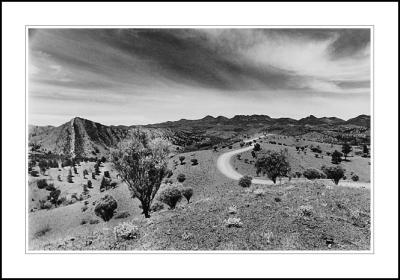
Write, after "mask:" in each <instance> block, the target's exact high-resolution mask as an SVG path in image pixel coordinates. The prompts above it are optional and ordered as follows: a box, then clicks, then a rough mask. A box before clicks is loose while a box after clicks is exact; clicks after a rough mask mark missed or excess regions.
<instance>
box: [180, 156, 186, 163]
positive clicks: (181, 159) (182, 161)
mask: <svg viewBox="0 0 400 280" xmlns="http://www.w3.org/2000/svg"><path fill="white" fill-rule="evenodd" d="M179 161H180V162H181V164H183V163H184V161H185V157H184V156H180V157H179Z"/></svg>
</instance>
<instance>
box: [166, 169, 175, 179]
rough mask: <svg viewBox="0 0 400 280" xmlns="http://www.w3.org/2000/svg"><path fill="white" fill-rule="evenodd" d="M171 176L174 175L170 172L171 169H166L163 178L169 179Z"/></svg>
mask: <svg viewBox="0 0 400 280" xmlns="http://www.w3.org/2000/svg"><path fill="white" fill-rule="evenodd" d="M172 175H174V173H173V172H172V170H171V169H168V170H167V171H166V172H165V177H167V178H171V176H172Z"/></svg>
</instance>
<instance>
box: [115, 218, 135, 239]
mask: <svg viewBox="0 0 400 280" xmlns="http://www.w3.org/2000/svg"><path fill="white" fill-rule="evenodd" d="M114 236H115V238H116V239H117V240H120V239H123V240H129V239H137V238H138V237H139V228H138V227H137V226H136V225H134V224H133V223H128V222H124V223H122V224H119V225H117V226H115V227H114Z"/></svg>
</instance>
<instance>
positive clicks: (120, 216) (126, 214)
mask: <svg viewBox="0 0 400 280" xmlns="http://www.w3.org/2000/svg"><path fill="white" fill-rule="evenodd" d="M129 216H130V214H129V212H128V211H124V212H120V213H117V214H116V215H115V217H114V219H125V218H128V217H129Z"/></svg>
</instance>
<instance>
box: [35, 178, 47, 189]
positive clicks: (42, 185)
mask: <svg viewBox="0 0 400 280" xmlns="http://www.w3.org/2000/svg"><path fill="white" fill-rule="evenodd" d="M36 185H37V187H38V188H39V189H44V188H45V187H47V186H48V184H47V181H46V179H39V180H37V181H36Z"/></svg>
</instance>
